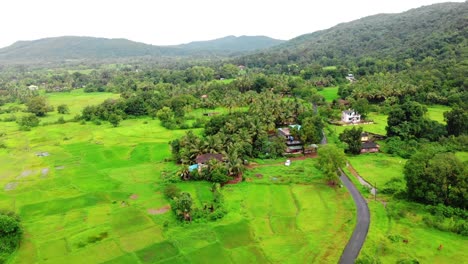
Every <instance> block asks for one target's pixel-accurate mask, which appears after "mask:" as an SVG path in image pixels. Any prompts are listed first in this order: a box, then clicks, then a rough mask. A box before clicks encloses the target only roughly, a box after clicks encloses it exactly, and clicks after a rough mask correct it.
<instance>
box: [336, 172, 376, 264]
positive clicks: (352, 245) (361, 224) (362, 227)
mask: <svg viewBox="0 0 468 264" xmlns="http://www.w3.org/2000/svg"><path fill="white" fill-rule="evenodd" d="M340 172H341V176H340V179H341V181H342V182H343V184H344V185H345V186H346V188H347V189H348V191H349V192H350V193H351V196H352V197H353V200H354V203H355V204H356V210H357V222H356V227H354V231H353V234H352V235H351V238H350V239H349V241H348V244H347V245H346V247H345V249H344V250H343V253H342V254H341V258H340V262H339V263H341V264H348V263H354V261H355V260H356V258H357V257H358V255H359V252H360V251H361V248H362V245H364V242H365V241H366V237H367V232H368V231H369V223H370V213H369V207H368V206H367V202H366V200H364V198H363V197H362V195H361V193H359V191H358V190H357V189H356V186H354V184H353V183H352V182H351V181H350V180H349V178H348V176H346V175H345V174H344V173H343V172H342V171H340Z"/></svg>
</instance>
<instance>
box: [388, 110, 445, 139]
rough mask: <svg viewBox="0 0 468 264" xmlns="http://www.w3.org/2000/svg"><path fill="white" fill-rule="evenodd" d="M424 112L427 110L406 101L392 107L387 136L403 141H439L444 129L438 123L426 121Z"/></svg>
mask: <svg viewBox="0 0 468 264" xmlns="http://www.w3.org/2000/svg"><path fill="white" fill-rule="evenodd" d="M426 112H427V108H426V107H424V106H423V105H421V104H419V103H417V102H411V101H407V102H405V103H403V104H401V105H397V106H394V107H393V108H392V110H390V113H389V114H388V119H387V127H386V130H387V136H389V137H393V136H398V137H400V138H401V139H403V140H410V139H417V138H426V139H429V140H431V141H436V140H439V138H440V137H441V136H443V135H445V134H446V131H445V128H444V127H443V126H442V125H441V124H440V123H438V122H436V121H432V120H429V119H427V118H426V117H425V113H426Z"/></svg>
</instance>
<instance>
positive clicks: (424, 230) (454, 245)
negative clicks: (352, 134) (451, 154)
mask: <svg viewBox="0 0 468 264" xmlns="http://www.w3.org/2000/svg"><path fill="white" fill-rule="evenodd" d="M463 155H464V152H459V153H457V156H463ZM348 158H349V162H350V163H351V164H352V165H353V167H354V168H355V169H356V170H357V172H358V173H359V174H360V175H361V176H362V177H363V178H364V179H366V180H367V181H368V182H370V183H371V184H373V185H375V184H377V188H379V186H380V187H382V186H384V184H385V183H386V182H387V181H388V180H390V179H392V178H399V179H403V166H404V164H405V160H404V159H401V158H399V157H391V156H387V155H385V154H367V155H359V156H353V157H348ZM346 171H347V172H348V174H349V170H346ZM352 179H353V182H354V183H355V184H356V185H357V184H358V182H357V180H354V178H352ZM361 190H362V193H363V195H364V197H366V198H367V200H368V204H369V209H370V212H371V222H370V223H371V224H370V228H369V233H368V236H367V239H366V242H365V244H364V246H363V248H362V250H361V253H360V258H361V259H363V260H365V261H368V262H369V263H377V260H378V261H380V262H381V263H412V262H410V261H414V260H417V261H419V263H456V262H459V261H461V260H465V259H468V254H467V253H466V251H465V250H464V248H465V247H466V244H467V243H468V238H466V237H464V236H461V235H457V234H454V233H450V232H443V231H440V230H437V229H435V228H432V227H428V226H427V225H426V224H425V223H424V221H423V219H424V217H425V216H427V214H428V213H427V211H425V210H424V209H423V207H424V206H423V205H419V204H413V203H409V202H407V201H405V200H402V199H395V198H393V197H392V196H391V195H385V194H382V193H380V194H379V195H378V197H377V200H376V201H375V200H374V196H373V195H371V194H370V193H369V191H368V190H365V189H364V188H361ZM405 241H406V242H405ZM440 245H443V249H442V250H438V247H439V246H440ZM405 261H406V262H405Z"/></svg>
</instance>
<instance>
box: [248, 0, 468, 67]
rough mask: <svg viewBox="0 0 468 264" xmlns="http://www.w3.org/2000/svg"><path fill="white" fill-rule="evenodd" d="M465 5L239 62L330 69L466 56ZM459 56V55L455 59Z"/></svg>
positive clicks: (348, 27) (376, 22) (366, 23)
mask: <svg viewBox="0 0 468 264" xmlns="http://www.w3.org/2000/svg"><path fill="white" fill-rule="evenodd" d="M467 37H468V2H464V3H443V4H434V5H430V6H423V7H420V8H416V9H411V10H409V11H407V12H403V13H399V14H379V15H374V16H369V17H365V18H362V19H358V20H355V21H352V22H349V23H342V24H339V25H337V26H335V27H332V28H330V29H327V30H322V31H317V32H314V33H311V34H305V35H302V36H299V37H296V38H294V39H292V40H290V41H287V42H285V43H283V44H281V45H279V46H277V47H274V48H272V49H270V50H268V51H264V52H261V53H258V54H256V55H253V56H247V57H244V58H243V62H244V63H247V64H255V65H257V66H262V65H265V64H270V65H275V64H276V63H289V62H303V63H310V62H312V61H314V62H319V63H321V64H324V65H326V64H328V65H336V64H340V63H343V62H350V61H358V60H359V59H362V58H366V57H374V58H387V57H388V58H393V59H397V60H398V59H406V58H413V59H415V60H420V59H424V58H426V57H428V56H432V57H435V58H437V57H440V56H442V55H443V54H444V55H443V56H453V57H456V55H457V54H456V53H460V52H462V51H463V50H464V51H465V52H466V46H467V45H466V44H467ZM458 55H459V54H458Z"/></svg>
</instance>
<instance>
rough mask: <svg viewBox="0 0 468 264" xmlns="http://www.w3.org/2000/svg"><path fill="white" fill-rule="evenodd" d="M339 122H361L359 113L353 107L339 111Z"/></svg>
mask: <svg viewBox="0 0 468 264" xmlns="http://www.w3.org/2000/svg"><path fill="white" fill-rule="evenodd" d="M341 122H343V123H347V124H351V123H352V124H354V123H359V122H361V115H360V114H359V113H358V112H357V111H354V110H353V109H348V110H345V111H343V112H341Z"/></svg>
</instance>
